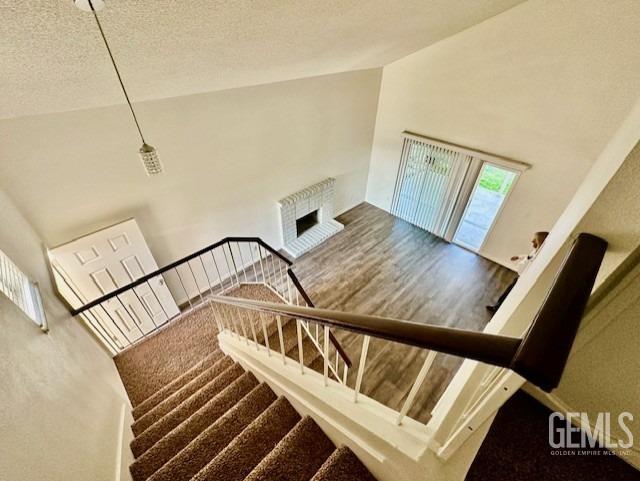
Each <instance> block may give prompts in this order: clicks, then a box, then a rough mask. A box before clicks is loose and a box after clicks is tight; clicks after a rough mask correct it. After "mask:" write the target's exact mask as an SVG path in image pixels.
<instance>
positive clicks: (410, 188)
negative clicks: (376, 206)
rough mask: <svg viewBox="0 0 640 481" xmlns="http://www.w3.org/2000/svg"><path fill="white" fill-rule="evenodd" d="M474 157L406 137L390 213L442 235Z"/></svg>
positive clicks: (426, 141)
mask: <svg viewBox="0 0 640 481" xmlns="http://www.w3.org/2000/svg"><path fill="white" fill-rule="evenodd" d="M472 160H473V157H472V156H471V155H469V154H466V153H463V152H459V151H456V150H452V149H448V148H446V147H443V146H441V145H436V144H432V143H430V142H429V141H428V140H426V139H425V140H424V141H422V140H417V139H414V138H408V137H407V138H405V139H404V145H403V148H402V156H401V159H400V168H399V170H398V177H397V179H396V185H395V190H394V194H393V201H392V204H391V213H392V214H394V215H396V216H398V217H400V218H401V219H404V220H406V221H407V222H411V223H412V224H415V225H416V226H418V227H420V228H422V229H425V230H427V231H429V232H431V233H433V234H435V235H437V236H440V237H444V236H445V233H446V231H447V228H448V226H449V223H450V221H451V216H452V214H453V211H454V208H455V206H456V202H457V201H458V197H459V193H460V189H461V187H462V184H463V181H464V179H465V175H466V174H467V172H468V171H469V168H470V166H471V162H472Z"/></svg>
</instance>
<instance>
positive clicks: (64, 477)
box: [0, 191, 130, 481]
mask: <svg viewBox="0 0 640 481" xmlns="http://www.w3.org/2000/svg"><path fill="white" fill-rule="evenodd" d="M0 218H1V219H2V229H0V249H2V251H4V252H5V253H6V254H7V255H8V256H9V257H10V258H11V259H12V260H13V261H14V262H15V263H16V264H17V265H18V267H20V269H21V270H23V271H24V272H25V273H26V274H27V275H28V276H29V277H30V278H31V279H32V280H37V281H38V282H39V283H40V286H41V292H42V297H43V302H44V307H45V311H46V315H47V319H48V321H49V328H50V331H49V333H48V334H44V333H43V332H42V331H41V330H40V329H39V327H38V326H36V324H35V323H33V322H32V321H31V320H30V319H29V318H28V317H26V316H25V315H24V314H23V313H22V311H20V310H19V309H18V308H17V307H16V306H15V305H14V304H13V303H12V302H11V301H10V300H9V299H8V298H7V297H5V296H4V295H3V294H0V332H1V333H2V334H1V335H0V365H1V366H2V375H1V376H0V395H1V398H2V400H1V401H0V419H1V422H0V452H2V455H1V456H0V479H2V480H11V481H33V480H34V479H42V480H44V479H46V480H48V481H87V480H96V481H109V480H114V479H118V478H116V460H117V456H118V453H119V451H120V444H119V442H118V439H119V430H120V426H121V424H120V419H121V415H122V414H123V410H124V415H125V418H130V409H129V401H128V399H127V397H126V394H125V392H124V388H123V386H122V384H121V382H120V378H119V377H118V373H117V371H116V368H115V365H114V363H113V361H112V360H111V358H110V357H109V356H108V355H107V354H106V352H104V350H103V349H102V348H101V347H99V345H98V344H97V343H96V342H95V341H94V340H93V339H92V338H91V337H90V335H89V334H88V332H87V331H86V330H85V329H84V328H83V327H82V326H81V325H80V324H79V321H78V320H76V319H73V318H70V317H69V315H68V312H67V311H66V310H65V308H64V307H63V306H62V305H61V304H60V302H59V301H58V300H57V299H56V298H55V296H54V295H53V292H52V290H51V283H50V281H49V275H48V272H47V267H46V264H45V258H44V254H43V250H42V242H41V240H40V239H39V238H38V236H37V235H36V234H35V232H34V231H33V229H32V228H31V227H30V226H29V224H28V223H27V222H26V220H25V219H24V218H23V217H22V215H21V214H20V212H19V211H18V210H17V208H16V207H15V205H14V204H13V203H12V201H11V200H10V199H9V198H8V197H7V196H6V195H5V193H4V192H2V191H0ZM127 435H128V437H130V431H129V430H128V429H127V430H126V431H125V440H126V439H127ZM125 462H126V461H125ZM123 474H125V475H126V472H125V473H123ZM122 479H126V477H123V478H122Z"/></svg>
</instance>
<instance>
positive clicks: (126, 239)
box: [49, 219, 180, 348]
mask: <svg viewBox="0 0 640 481" xmlns="http://www.w3.org/2000/svg"><path fill="white" fill-rule="evenodd" d="M49 258H50V260H51V264H52V267H53V270H54V273H55V274H56V280H57V281H58V282H59V283H60V281H62V284H64V286H59V287H62V288H61V289H60V292H61V293H62V294H63V295H64V296H65V297H66V298H67V300H68V301H69V303H70V304H71V305H72V306H73V307H76V308H78V307H80V306H81V305H84V304H86V303H88V302H91V301H93V300H95V299H98V298H100V297H102V296H104V295H106V294H109V293H111V292H113V291H115V290H116V289H118V288H121V287H124V286H126V285H128V284H130V283H131V282H133V281H135V280H137V279H140V278H141V277H143V276H144V275H146V274H150V273H151V272H153V271H155V270H157V269H158V265H157V264H156V261H155V259H154V258H153V256H152V255H151V251H150V250H149V247H148V246H147V243H146V241H145V239H144V237H143V235H142V232H141V231H140V228H139V227H138V224H137V223H136V221H135V219H129V220H126V221H124V222H121V223H119V224H116V225H113V226H111V227H107V228H106V229H102V230H100V231H98V232H94V233H93V234H89V235H86V236H84V237H81V238H79V239H76V240H73V241H71V242H69V243H67V244H64V245H61V246H59V247H56V248H54V249H51V250H50V251H49ZM179 313H180V310H179V308H178V306H177V305H176V302H175V301H174V299H173V296H172V295H171V292H170V291H169V289H168V288H167V286H166V283H165V281H164V279H163V277H162V276H156V277H153V278H151V279H149V280H148V281H146V282H144V283H142V284H140V285H139V286H136V287H135V288H134V289H130V290H128V291H126V292H123V293H122V294H120V295H118V296H117V297H115V298H112V299H111V300H109V301H106V302H104V303H103V304H101V305H100V306H97V307H95V308H93V309H91V312H89V313H87V314H86V316H87V317H88V318H89V321H90V323H91V324H99V326H98V328H97V329H99V330H102V334H106V335H107V336H108V337H110V338H111V340H112V341H113V342H114V343H115V344H116V345H117V346H118V348H123V347H126V346H127V345H129V344H130V343H132V342H135V341H136V340H137V339H139V338H140V337H142V336H144V335H146V334H147V333H149V332H151V331H153V330H154V329H155V328H156V327H158V326H159V325H161V324H164V323H165V322H167V320H169V319H171V318H173V317H175V316H176V315H178V314H179ZM93 327H94V329H96V327H95V326H93Z"/></svg>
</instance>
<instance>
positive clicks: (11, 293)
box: [0, 251, 45, 326]
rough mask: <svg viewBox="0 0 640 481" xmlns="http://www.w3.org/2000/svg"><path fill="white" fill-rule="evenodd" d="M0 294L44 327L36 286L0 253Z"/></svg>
mask: <svg viewBox="0 0 640 481" xmlns="http://www.w3.org/2000/svg"><path fill="white" fill-rule="evenodd" d="M0 292H2V293H3V294H4V295H5V296H7V297H8V298H9V299H10V300H11V301H12V302H13V303H14V304H15V305H17V306H18V307H19V308H20V309H22V311H23V312H24V313H25V314H26V315H27V316H29V317H30V318H31V319H33V321H34V322H35V323H37V324H38V325H40V326H44V322H45V319H44V310H43V308H42V300H41V299H40V293H39V291H38V286H36V285H35V284H34V283H33V282H31V281H30V280H29V278H28V277H27V276H26V275H25V274H24V273H23V272H22V271H21V270H20V269H19V268H18V267H17V266H16V265H15V264H14V263H13V262H12V261H11V259H9V258H8V257H7V256H6V254H5V253H4V252H2V251H0Z"/></svg>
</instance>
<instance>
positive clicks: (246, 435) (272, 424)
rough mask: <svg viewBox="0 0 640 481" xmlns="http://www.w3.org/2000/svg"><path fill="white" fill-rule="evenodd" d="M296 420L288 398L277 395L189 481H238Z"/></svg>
mask: <svg viewBox="0 0 640 481" xmlns="http://www.w3.org/2000/svg"><path fill="white" fill-rule="evenodd" d="M299 420H300V415H299V414H298V413H297V412H296V410H295V409H293V407H292V406H291V404H290V403H289V401H287V400H286V399H285V398H283V397H280V398H278V400H277V401H275V402H274V403H273V404H272V405H271V406H269V408H268V409H267V410H265V411H264V412H263V413H262V414H261V415H260V416H259V417H258V418H257V419H256V420H255V421H254V422H252V423H251V424H250V425H249V426H248V427H247V428H246V429H245V430H244V431H242V433H240V434H239V435H238V436H237V437H236V438H235V439H234V440H233V442H231V444H229V446H227V447H226V448H225V449H224V450H223V451H222V452H220V454H218V455H217V456H216V457H215V458H214V459H213V460H212V461H211V462H210V463H209V464H207V465H206V466H205V467H204V468H203V469H202V470H200V471H199V472H198V474H196V475H195V476H194V477H193V478H192V479H191V481H242V480H243V479H245V477H246V476H247V475H248V474H249V473H250V472H251V471H252V470H253V469H254V467H255V466H257V465H258V464H259V463H260V462H261V461H262V460H263V458H264V457H265V456H267V455H268V454H269V452H271V450H272V449H273V448H274V447H275V446H276V445H277V444H278V443H279V442H280V441H281V440H282V439H283V438H284V436H286V435H287V433H289V432H290V431H291V429H293V428H294V426H296V425H297V423H298V422H299ZM273 481H275V480H273Z"/></svg>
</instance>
